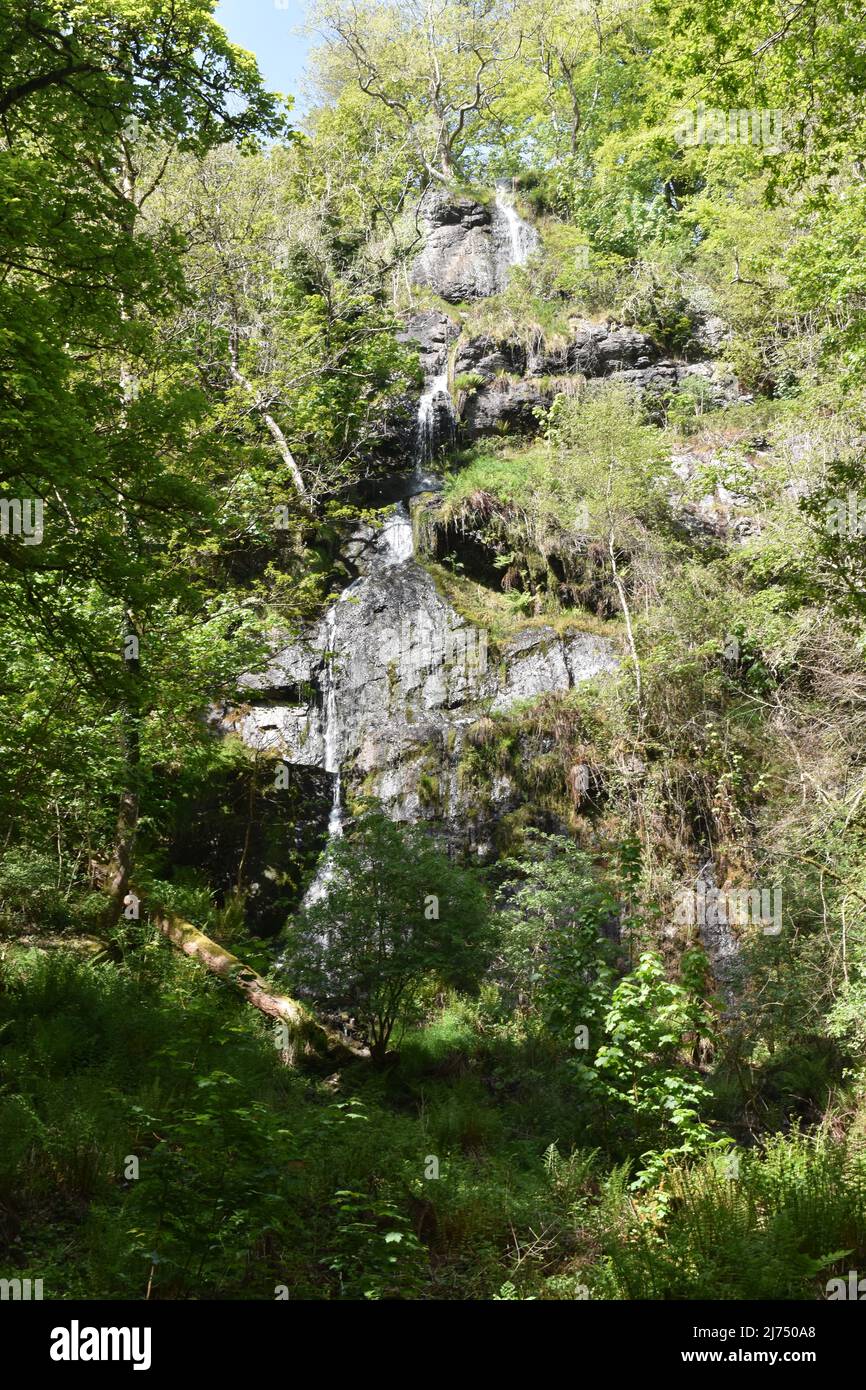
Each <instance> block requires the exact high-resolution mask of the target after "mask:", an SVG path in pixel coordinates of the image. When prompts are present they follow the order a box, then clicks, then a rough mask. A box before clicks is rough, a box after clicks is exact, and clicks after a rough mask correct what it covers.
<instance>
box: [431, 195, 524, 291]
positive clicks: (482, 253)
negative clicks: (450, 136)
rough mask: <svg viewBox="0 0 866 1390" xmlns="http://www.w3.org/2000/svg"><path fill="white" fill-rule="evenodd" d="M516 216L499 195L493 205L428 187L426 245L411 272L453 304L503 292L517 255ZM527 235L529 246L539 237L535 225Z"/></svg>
mask: <svg viewBox="0 0 866 1390" xmlns="http://www.w3.org/2000/svg"><path fill="white" fill-rule="evenodd" d="M514 219H515V214H514V213H513V212H512V211H511V210H509V209H506V207H505V206H504V205H503V203H502V202H501V201H500V199H499V195H497V202H496V203H495V204H491V205H489V206H488V205H487V204H485V203H479V202H477V201H476V200H475V199H474V198H466V197H459V196H457V195H455V194H452V193H447V192H445V191H444V190H442V191H440V190H436V191H433V192H430V193H428V194H427V195H426V197H425V198H424V201H423V203H422V206H421V216H420V220H421V225H422V227H423V230H424V249H423V251H422V252H421V254H420V255H419V257H418V258H417V260H416V262H415V266H414V269H413V272H412V278H413V280H414V282H415V284H417V285H426V286H427V287H428V288H429V289H432V290H435V292H436V293H437V294H438V295H441V297H442V298H443V299H445V300H447V301H448V303H449V304H459V303H462V302H464V301H468V300H473V299H486V298H488V297H489V296H490V295H492V294H498V293H499V292H500V291H501V290H503V289H505V286H506V284H507V281H508V270H509V267H510V266H511V265H512V264H514V261H515V247H514V232H513V224H514ZM523 225H524V227H525V224H523ZM524 235H525V239H526V241H525V247H524V248H523V249H524V250H528V249H529V246H530V245H531V244H534V242H535V241H536V240H537V237H536V234H535V232H534V230H533V229H531V228H526V229H525V233H524Z"/></svg>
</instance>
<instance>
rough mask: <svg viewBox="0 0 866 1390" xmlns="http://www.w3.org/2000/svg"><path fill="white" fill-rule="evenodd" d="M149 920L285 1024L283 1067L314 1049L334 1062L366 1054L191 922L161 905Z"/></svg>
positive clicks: (184, 949)
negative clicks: (165, 910)
mask: <svg viewBox="0 0 866 1390" xmlns="http://www.w3.org/2000/svg"><path fill="white" fill-rule="evenodd" d="M150 920H151V921H152V922H153V923H154V925H155V926H156V927H158V928H159V930H160V931H161V932H162V934H163V936H165V937H167V938H168V940H169V941H170V942H171V943H172V945H173V946H176V947H177V949H178V950H179V951H183V953H184V955H187V956H191V957H192V958H193V959H194V960H196V961H198V962H199V964H201V965H203V966H204V967H205V969H206V970H210V971H212V973H213V974H214V975H219V977H220V979H222V980H226V981H227V982H228V983H229V984H230V985H233V986H234V988H235V989H237V990H239V991H240V993H241V994H242V995H243V996H244V998H245V999H246V1001H247V1003H248V1004H252V1006H253V1008H254V1009H259V1010H260V1011H261V1012H262V1013H263V1014H266V1015H267V1016H268V1017H269V1018H273V1019H275V1020H276V1021H277V1022H278V1023H284V1024H285V1025H286V1032H285V1036H284V1046H283V1047H281V1048H280V1052H281V1054H282V1056H283V1059H284V1061H285V1062H286V1064H287V1065H288V1066H292V1065H294V1061H295V1058H296V1057H297V1055H298V1053H299V1052H301V1053H306V1054H308V1053H316V1054H318V1055H319V1056H323V1057H329V1058H331V1059H332V1060H336V1061H349V1060H350V1058H352V1057H353V1056H354V1057H363V1056H366V1055H367V1053H366V1050H365V1049H363V1048H361V1047H358V1046H356V1045H353V1044H352V1043H350V1042H349V1041H348V1040H347V1039H346V1038H344V1037H342V1036H341V1034H339V1033H337V1032H336V1031H335V1030H334V1029H331V1028H326V1027H324V1026H323V1025H322V1024H321V1023H319V1022H318V1021H317V1020H316V1019H315V1018H314V1017H313V1015H312V1014H311V1013H310V1012H309V1010H308V1009H306V1008H305V1007H304V1005H303V1004H301V1003H299V1002H298V1000H297V999H292V998H291V996H290V995H288V994H281V993H280V992H279V991H278V990H276V989H274V988H273V987H272V986H271V985H269V984H268V983H267V981H266V980H264V979H263V978H262V976H261V975H259V974H258V973H257V972H256V971H255V970H253V969H252V967H251V966H249V965H245V964H244V962H243V961H242V960H238V958H237V956H233V955H232V954H231V952H230V951H227V950H225V948H224V947H223V946H220V945H219V944H218V943H217V942H216V941H212V940H211V938H210V937H209V936H205V934H204V932H201V931H199V929H198V927H194V926H192V924H191V923H190V922H184V921H183V920H182V919H181V918H180V917H175V916H174V915H173V914H172V913H169V912H163V911H160V910H157V911H155V912H152V913H151V914H150Z"/></svg>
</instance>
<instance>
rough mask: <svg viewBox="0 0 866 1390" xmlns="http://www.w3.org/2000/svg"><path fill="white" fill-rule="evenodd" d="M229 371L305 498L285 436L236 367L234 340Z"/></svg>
mask: <svg viewBox="0 0 866 1390" xmlns="http://www.w3.org/2000/svg"><path fill="white" fill-rule="evenodd" d="M229 371H230V372H231V377H232V381H234V382H235V383H236V385H238V386H241V387H243V389H244V391H246V393H247V395H249V396H251V397H252V399H253V403H254V405H255V408H256V410H257V411H258V413H259V415H260V416H261V417H262V419H263V420H264V422H265V424H266V426H267V428H268V430H269V432H270V435H271V438H272V439H273V441H274V443H275V444H276V446H277V452H278V453H279V455H280V458H281V459H282V460H283V463H284V464H285V465H286V467H287V468H288V470H289V473H290V474H291V476H292V482H293V483H294V484H295V487H296V488H297V490H298V492H299V493H300V495H301V496H302V497H306V495H307V488H306V485H305V483H304V479H303V477H302V476H301V470H300V468H299V467H298V465H297V464H296V463H295V460H294V458H293V456H292V451H291V449H290V448H289V446H288V443H287V441H286V436H285V435H284V434H283V432H282V430H281V429H280V427H279V425H278V424H277V422H276V420H275V419H274V417H273V415H271V414H270V413H269V412H268V411H267V410H265V408H264V406H263V405H262V404H261V402H260V400H259V398H258V395H257V393H256V390H255V387H254V386H253V385H252V382H249V381H247V379H246V377H245V376H244V375H243V373H242V372H241V370H240V368H239V367H238V349H237V341H236V340H234V341H233V342H232V343H231V345H230V347H229Z"/></svg>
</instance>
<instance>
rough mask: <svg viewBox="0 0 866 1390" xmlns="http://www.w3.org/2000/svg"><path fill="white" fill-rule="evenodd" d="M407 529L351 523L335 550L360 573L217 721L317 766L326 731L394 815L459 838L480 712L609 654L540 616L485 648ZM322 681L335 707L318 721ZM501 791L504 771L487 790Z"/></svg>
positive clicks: (566, 681) (601, 666)
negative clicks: (469, 753)
mask: <svg viewBox="0 0 866 1390" xmlns="http://www.w3.org/2000/svg"><path fill="white" fill-rule="evenodd" d="M406 539H407V538H406V535H405V533H401V535H400V536H399V537H397V536H396V535H392V536H391V537H390V538H389V537H384V538H383V533H382V532H376V531H374V530H372V529H371V528H369V527H360V528H358V530H357V531H356V533H355V538H354V539H353V541H352V543H351V545H350V547H349V549H350V550H351V552H352V553H351V555H350V556H347V558H349V559H351V562H352V563H353V564H354V565H355V566H356V567H357V568H358V569H359V570H360V571H361V573H360V576H359V578H358V579H357V580H356V581H355V582H354V583H353V584H352V585H351V586H350V587H349V588H348V589H347V590H346V591H344V593H343V595H342V596H341V597H340V599H339V601H338V602H337V603H336V604H335V605H334V606H333V608H332V610H331V621H330V624H329V622H328V621H327V620H326V619H323V620H322V622H320V623H319V624H317V625H316V626H315V627H314V628H313V629H311V631H310V632H308V633H306V634H305V635H304V637H303V639H302V640H295V641H292V642H284V643H283V644H281V645H279V647H278V650H276V651H275V652H274V654H273V656H272V658H271V660H270V662H269V664H268V666H267V668H266V669H265V670H264V671H262V672H260V673H258V674H257V675H255V676H252V675H250V676H247V677H246V678H245V679H244V682H243V685H244V694H245V696H246V699H245V701H244V703H242V704H240V703H239V704H238V705H237V706H236V707H234V708H226V709H223V710H221V711H219V712H217V713H216V721H217V723H218V726H219V727H220V728H222V729H224V730H225V729H229V728H231V729H233V730H234V731H235V732H236V733H238V734H239V735H240V737H241V738H243V739H244V741H245V742H246V743H248V744H250V745H251V746H253V747H255V748H258V749H262V750H266V751H269V752H271V753H273V754H275V755H277V754H278V755H279V756H281V757H282V758H284V759H285V760H286V761H287V762H288V763H290V764H297V765H299V766H302V767H303V766H307V767H322V766H323V764H324V760H325V753H326V744H327V743H328V742H330V746H331V748H332V749H333V748H334V747H336V750H337V755H338V759H339V764H340V766H341V767H342V768H343V769H344V784H345V785H347V786H349V787H350V788H351V789H353V790H354V792H356V793H357V792H364V793H366V794H372V795H374V796H377V797H378V798H379V799H380V800H381V801H382V803H383V805H384V806H385V808H386V809H387V811H388V813H389V814H390V815H392V816H393V817H394V818H395V819H401V820H404V819H405V820H417V819H424V818H431V817H432V818H436V819H439V820H441V821H443V822H445V824H446V826H447V828H448V832H449V835H450V836H451V838H452V839H453V840H454V841H455V842H458V841H459V842H460V843H463V844H465V843H467V836H468V837H469V838H470V839H471V837H472V836H473V835H475V833H476V830H477V829H478V817H477V815H476V814H475V811H474V810H473V807H472V805H471V798H470V799H469V800H467V795H466V794H465V793H464V792H463V790H462V788H461V786H460V784H459V778H458V764H459V762H460V758H461V754H462V751H463V746H464V742H465V737H466V732H467V729H468V728H469V727H471V725H472V724H474V723H475V722H476V721H477V720H478V719H479V717H481V716H482V715H483V714H484V713H487V712H491V711H504V710H507V709H509V708H510V707H511V706H512V705H513V704H514V703H515V702H517V701H519V700H527V699H532V698H534V697H536V696H539V695H542V694H545V693H547V692H550V691H565V690H568V689H570V688H571V687H572V686H573V685H576V684H578V683H580V682H581V681H585V680H591V679H593V678H595V677H597V676H602V675H604V674H606V673H609V672H612V671H614V670H616V669H617V665H618V660H617V656H616V654H615V651H614V648H613V645H612V643H610V642H609V641H607V640H606V639H604V638H601V637H598V636H596V635H595V634H590V633H585V632H581V631H579V630H578V629H576V628H575V629H569V630H567V631H566V632H565V633H558V632H556V631H555V630H554V629H553V628H551V627H533V628H528V629H526V630H525V631H524V632H522V633H520V634H518V635H517V636H515V637H514V638H512V639H511V640H510V641H509V642H507V643H506V644H505V646H504V647H503V648H502V649H501V650H499V651H497V653H496V656H495V659H494V657H493V655H492V654H491V653H489V651H488V638H487V633H486V632H484V631H482V630H479V629H477V628H474V627H473V626H472V625H471V624H470V623H468V622H467V621H466V620H465V619H464V618H462V617H461V616H460V615H459V614H458V613H457V612H456V611H455V610H454V609H453V608H452V606H451V605H450V603H449V602H448V601H447V600H446V599H445V598H444V597H443V595H442V594H440V592H439V590H438V589H437V587H436V585H435V583H434V581H433V579H432V577H431V575H430V574H428V572H427V571H426V570H425V569H424V568H423V567H422V566H421V565H419V564H418V563H417V562H416V561H415V559H414V558H412V557H411V556H406V555H405V548H404V547H405V545H406ZM398 542H399V543H398ZM329 642H330V643H331V646H330V647H329ZM329 651H331V652H333V656H332V657H331V658H329V656H328V653H329ZM326 663H328V666H329V673H330V674H329V678H328V681H327V682H326V681H325V679H324V674H325V665H326ZM326 686H327V688H328V689H329V690H330V691H331V692H332V693H335V695H336V701H335V704H336V709H337V711H338V725H337V727H336V728H335V727H333V726H331V727H330V729H326V718H327V714H328V709H327V703H326V701H325V700H324V699H323V698H322V690H323V688H325V687H326ZM287 691H288V692H289V693H293V692H294V698H293V700H292V701H289V700H287V699H286V692H287ZM311 692H312V693H311ZM506 780H507V779H506ZM508 794H509V789H508V786H507V785H506V781H503V782H502V785H501V786H500V787H499V789H498V796H499V799H500V800H502V799H503V798H507V796H508ZM496 804H498V802H497V803H496ZM503 804H504V802H503Z"/></svg>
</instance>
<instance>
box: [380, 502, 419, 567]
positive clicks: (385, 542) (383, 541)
mask: <svg viewBox="0 0 866 1390" xmlns="http://www.w3.org/2000/svg"><path fill="white" fill-rule="evenodd" d="M378 551H379V554H380V556H381V557H382V560H383V562H384V563H385V564H386V565H403V564H405V563H406V561H407V560H411V559H412V556H413V555H414V554H415V538H414V536H413V534H412V522H411V520H410V518H409V513H408V511H407V510H406V507H405V506H404V504H403V503H402V502H398V503H397V505H396V507H395V508H394V510H393V512H392V513H391V515H390V516H389V517H388V520H387V521H386V522H385V524H384V526H383V527H382V531H381V535H380V538H379V545H378Z"/></svg>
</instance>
